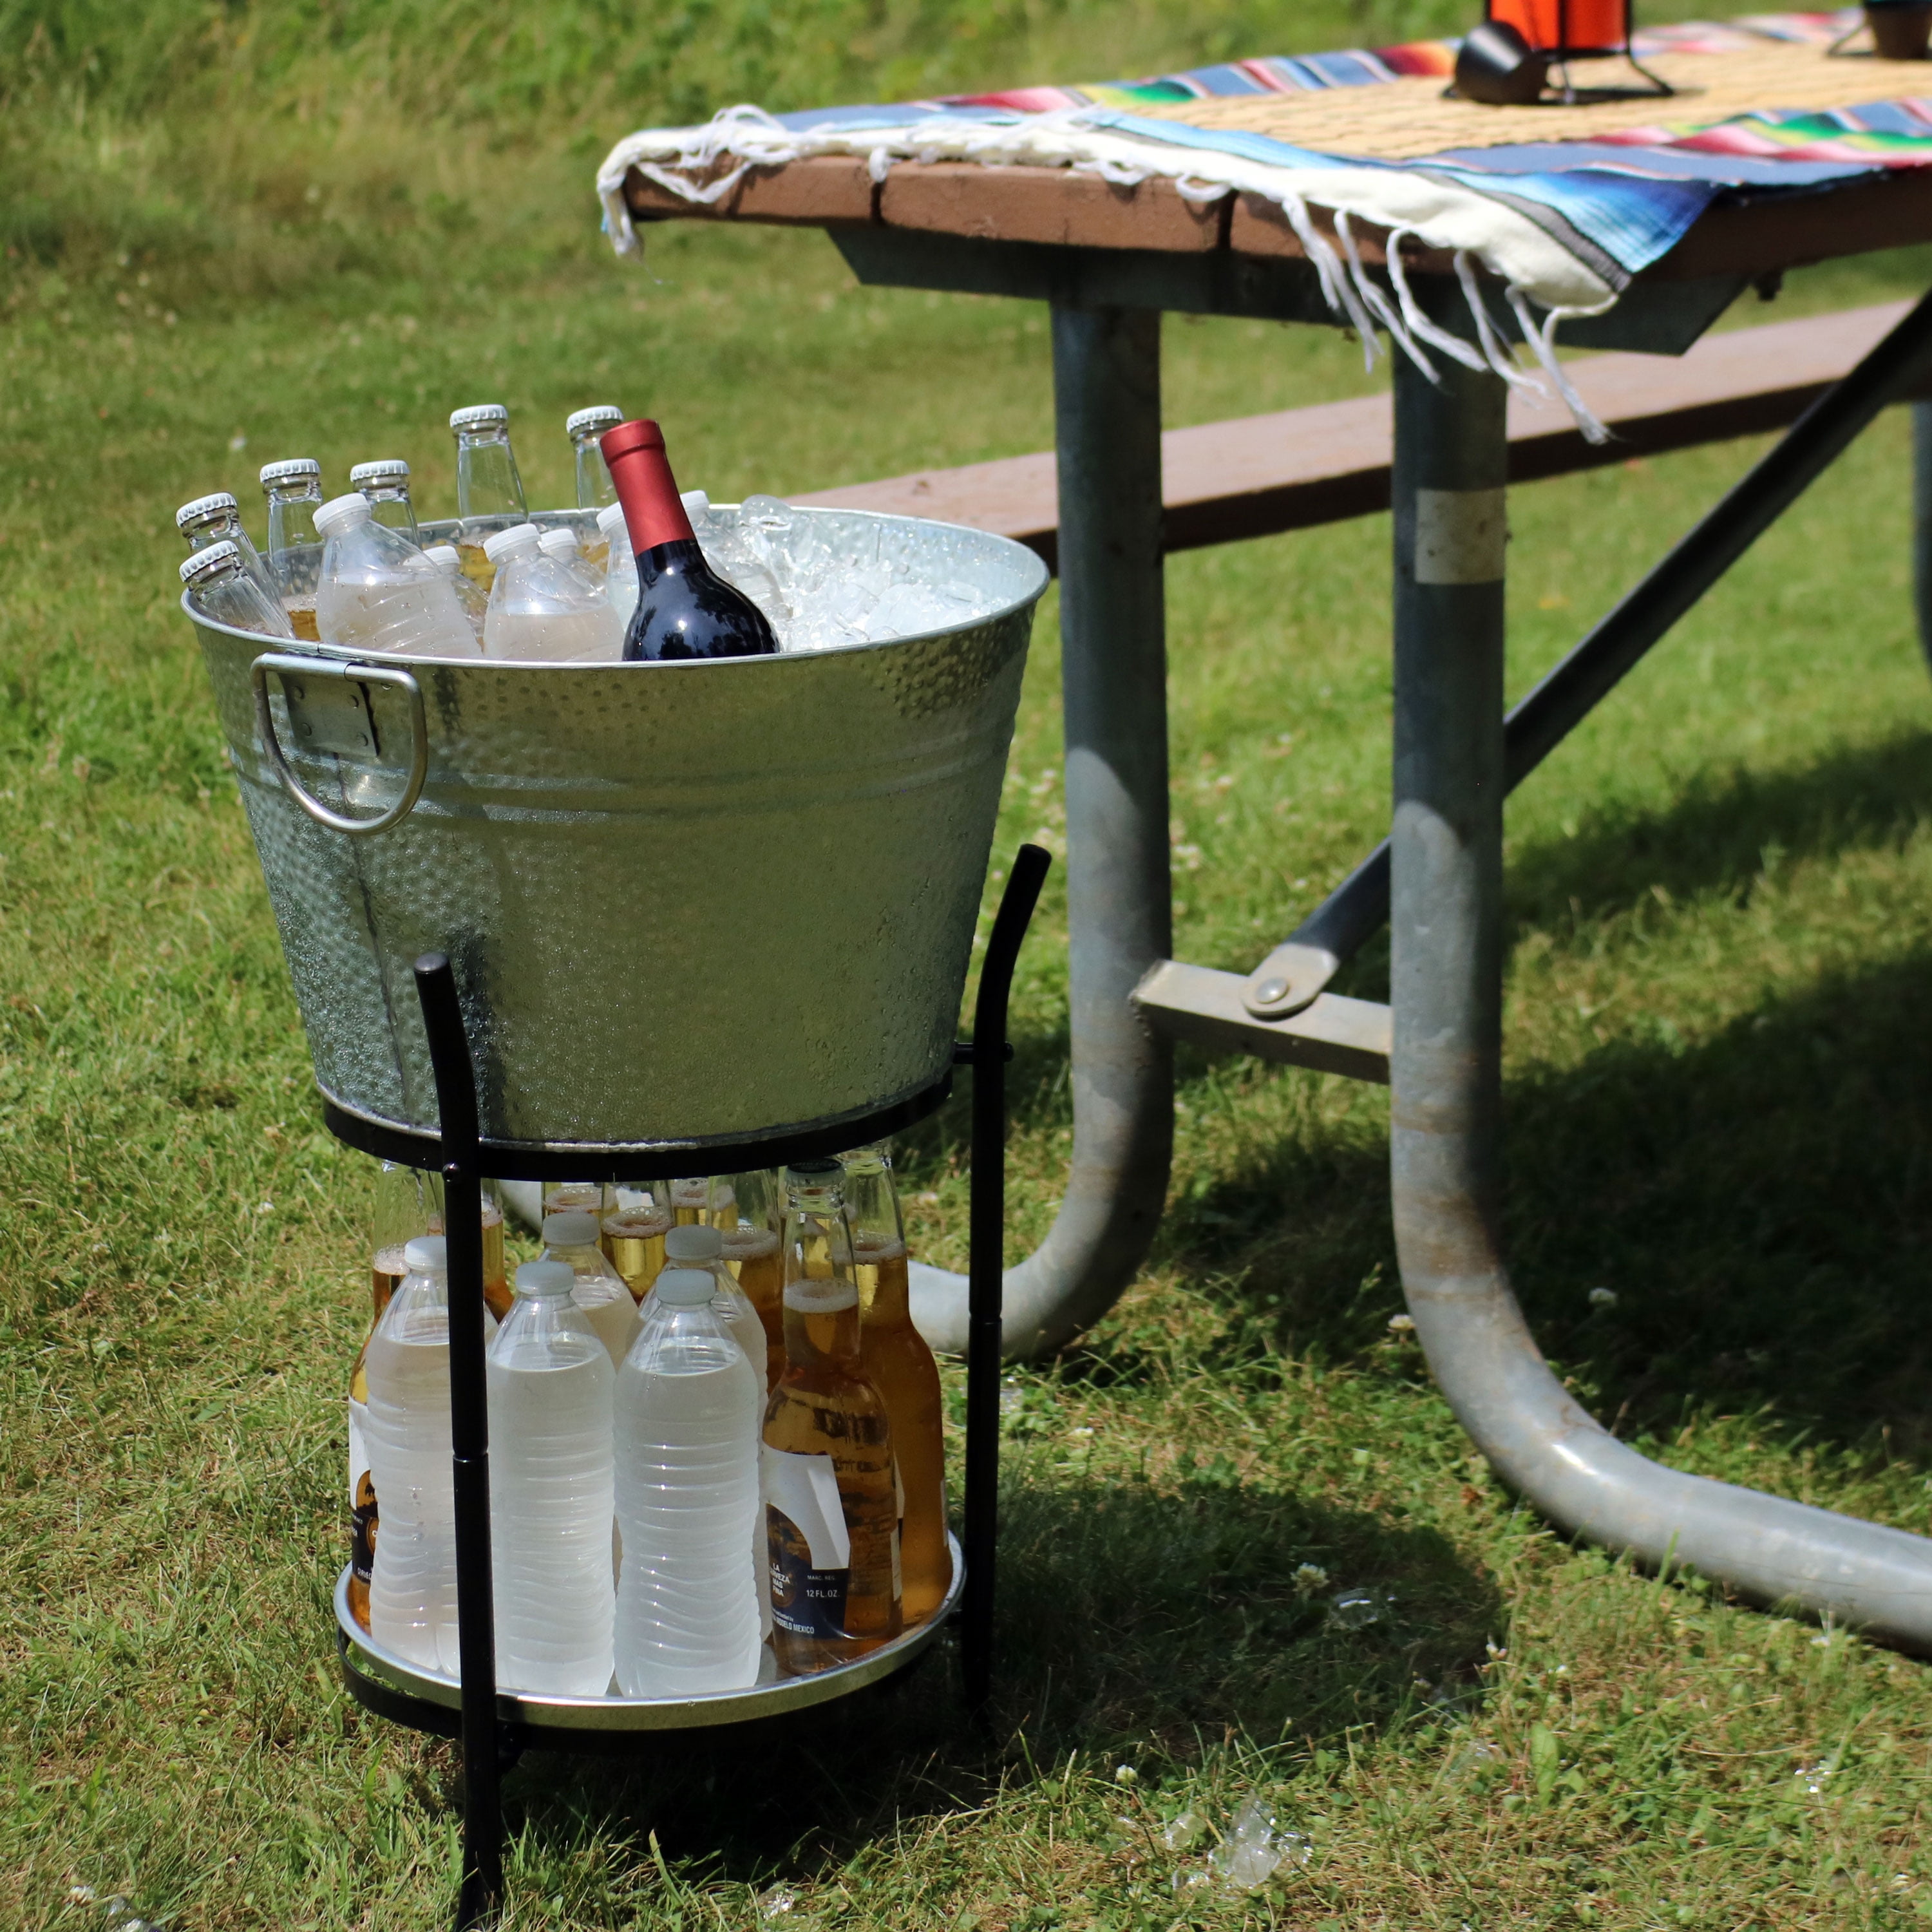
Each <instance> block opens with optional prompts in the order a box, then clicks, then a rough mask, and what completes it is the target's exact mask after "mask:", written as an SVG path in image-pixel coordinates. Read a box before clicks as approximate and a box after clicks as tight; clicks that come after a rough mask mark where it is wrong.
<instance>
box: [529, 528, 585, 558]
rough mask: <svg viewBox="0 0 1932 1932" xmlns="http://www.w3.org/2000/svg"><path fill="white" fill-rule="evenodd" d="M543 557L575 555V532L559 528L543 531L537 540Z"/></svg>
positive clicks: (568, 556)
mask: <svg viewBox="0 0 1932 1932" xmlns="http://www.w3.org/2000/svg"><path fill="white" fill-rule="evenodd" d="M537 542H538V544H539V545H540V546H541V548H542V550H543V553H544V556H556V557H563V558H565V559H568V558H570V557H573V556H575V555H576V554H577V532H575V531H574V530H571V529H562V528H559V529H553V530H545V531H544V533H543V535H541V536H540V537H539V538H538V539H537Z"/></svg>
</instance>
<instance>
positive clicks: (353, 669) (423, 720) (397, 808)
mask: <svg viewBox="0 0 1932 1932" xmlns="http://www.w3.org/2000/svg"><path fill="white" fill-rule="evenodd" d="M270 672H273V673H275V676H278V677H279V678H280V679H282V680H283V686H284V691H285V693H286V694H287V695H289V696H292V697H295V698H296V700H297V701H298V702H299V701H300V699H301V697H302V690H303V687H304V685H306V684H308V683H310V682H332V683H337V684H358V685H371V684H386V685H391V686H392V687H393V688H395V689H396V690H398V691H401V693H402V694H403V695H404V697H407V699H408V700H409V706H410V772H409V777H408V778H407V781H405V782H404V786H403V795H402V796H401V798H399V799H397V801H396V802H395V804H394V805H391V806H390V807H389V809H388V810H387V811H383V812H381V813H380V814H378V815H377V817H374V818H351V817H347V815H346V814H344V813H342V812H339V811H330V810H329V807H328V806H327V805H324V804H323V802H322V801H321V800H320V799H318V798H315V797H313V796H311V794H310V793H308V792H307V791H306V790H304V789H303V787H302V781H301V780H300V779H299V778H297V777H296V775H295V773H294V772H293V771H291V770H290V769H289V761H288V759H287V757H286V756H285V755H284V753H283V751H282V747H281V741H280V740H279V739H278V738H277V737H276V736H275V715H274V713H273V712H271V711H270V709H269V673H270ZM248 681H249V683H250V684H251V686H252V687H253V688H254V693H255V728H256V730H257V732H259V733H260V736H261V739H262V744H263V748H264V749H265V750H266V751H267V752H268V754H269V763H271V764H272V765H273V766H275V776H276V777H277V778H278V779H280V780H281V787H282V789H283V790H284V791H285V792H287V793H288V795H289V796H290V797H291V798H292V799H294V800H295V802H296V804H298V805H300V806H301V807H302V809H303V811H305V812H307V813H308V815H309V816H310V817H311V818H312V819H314V820H315V822H316V823H317V824H318V825H326V826H328V828H329V830H330V831H332V832H347V834H348V835H350V837H351V838H366V837H367V836H368V835H370V834H371V833H372V832H386V831H388V830H389V828H390V826H392V825H400V824H401V823H402V821H403V820H404V819H405V818H407V817H408V816H409V815H410V812H411V811H413V810H414V809H415V807H416V800H417V799H419V798H420V797H421V796H422V788H423V781H424V780H425V778H428V776H429V721H428V717H427V715H425V712H424V709H423V694H422V685H419V684H418V683H417V682H416V679H414V678H413V677H412V676H410V673H408V672H407V671H406V670H394V669H392V668H391V667H389V666H388V665H386V664H341V663H338V662H337V661H335V659H333V658H311V657H301V656H298V655H296V654H295V653H294V652H285V651H264V652H263V654H262V655H260V657H258V658H257V659H256V660H255V661H254V663H253V664H251V665H250V666H249V667H248ZM350 703H351V705H352V706H358V707H359V706H362V705H364V704H365V703H366V700H364V699H362V697H360V695H359V694H358V695H356V696H354V697H351V698H350ZM364 724H365V727H366V728H365V730H364V731H363V732H362V733H361V734H360V735H361V736H362V745H361V746H354V745H349V744H347V743H344V744H342V745H331V744H318V746H317V748H318V749H320V750H329V751H350V750H354V749H358V748H367V749H369V750H371V751H373V750H374V748H375V742H376V741H375V730H374V724H373V723H372V722H371V721H370V720H369V719H368V715H367V712H366V711H365V714H364Z"/></svg>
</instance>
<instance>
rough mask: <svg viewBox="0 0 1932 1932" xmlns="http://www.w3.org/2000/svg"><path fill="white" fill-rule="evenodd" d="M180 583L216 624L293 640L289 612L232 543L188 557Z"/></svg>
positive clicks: (195, 605) (203, 612)
mask: <svg viewBox="0 0 1932 1932" xmlns="http://www.w3.org/2000/svg"><path fill="white" fill-rule="evenodd" d="M181 586H182V588H183V589H185V590H186V591H187V592H188V595H189V599H190V601H191V602H192V603H193V605H194V607H196V609H197V610H199V611H201V612H202V614H203V615H204V616H208V617H211V618H212V619H214V621H215V622H216V623H217V624H229V625H233V627H234V628H236V630H238V631H257V632H258V633H260V635H262V636H263V637H287V638H289V639H291V640H293V637H294V636H295V632H294V631H293V629H292V628H290V623H289V619H288V613H287V611H286V610H284V609H283V608H282V607H281V604H279V603H278V602H277V601H275V598H272V597H271V596H269V594H268V593H267V592H266V591H265V590H264V589H263V588H262V586H260V584H259V583H257V582H256V581H255V580H254V578H253V577H251V576H250V575H249V574H248V571H246V570H245V569H244V568H242V553H241V552H240V551H239V550H237V549H236V547H235V546H234V545H233V544H232V543H229V542H227V541H225V540H224V541H222V542H220V543H217V544H209V545H208V547H207V549H205V550H196V551H195V552H194V553H193V555H192V556H189V557H187V558H185V559H184V560H183V562H182V564H181Z"/></svg>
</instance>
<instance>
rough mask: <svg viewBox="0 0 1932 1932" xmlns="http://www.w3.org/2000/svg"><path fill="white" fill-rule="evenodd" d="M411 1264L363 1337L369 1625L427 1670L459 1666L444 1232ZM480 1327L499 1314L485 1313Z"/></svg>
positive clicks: (408, 1254)
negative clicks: (375, 1509) (373, 1502)
mask: <svg viewBox="0 0 1932 1932" xmlns="http://www.w3.org/2000/svg"><path fill="white" fill-rule="evenodd" d="M403 1265H404V1268H407V1271H408V1272H407V1274H405V1275H404V1277H403V1279H402V1282H401V1285H400V1286H398V1289H397V1290H396V1292H395V1295H392V1297H391V1298H390V1301H389V1307H387V1308H386V1309H385V1310H383V1319H382V1320H381V1321H380V1322H377V1325H376V1332H375V1334H374V1335H372V1336H371V1337H370V1338H369V1353H368V1361H367V1362H366V1364H365V1370H366V1373H367V1374H368V1379H369V1412H368V1425H367V1426H368V1432H369V1437H368V1442H369V1474H370V1476H371V1480H372V1481H374V1484H375V1489H376V1493H377V1495H378V1496H380V1497H381V1498H382V1499H383V1527H382V1531H381V1533H380V1535H378V1536H377V1538H376V1561H375V1564H374V1567H373V1568H372V1571H371V1575H370V1578H369V1634H370V1635H371V1636H372V1637H374V1639H375V1640H376V1641H377V1643H380V1644H381V1645H383V1646H384V1647H385V1648H386V1649H389V1650H392V1651H394V1652H395V1653H396V1655H398V1656H399V1657H403V1658H407V1659H408V1660H409V1661H410V1663H412V1664H421V1665H422V1667H424V1668H425V1670H434V1671H438V1672H440V1673H443V1675H445V1676H451V1677H453V1676H456V1675H457V1671H458V1664H457V1654H456V1510H455V1495H454V1491H453V1489H452V1484H451V1480H450V1469H449V1454H450V1446H449V1260H448V1259H447V1254H446V1249H445V1247H444V1244H443V1238H442V1236H440V1235H424V1236H422V1237H421V1238H419V1239H417V1240H416V1241H411V1242H410V1244H409V1245H408V1246H407V1247H405V1248H404V1250H403ZM483 1323H484V1334H486V1335H494V1334H495V1333H496V1323H495V1322H493V1321H491V1320H490V1317H489V1316H488V1315H487V1313H486V1314H485V1315H484V1318H483Z"/></svg>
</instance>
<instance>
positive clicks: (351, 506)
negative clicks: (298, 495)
mask: <svg viewBox="0 0 1932 1932" xmlns="http://www.w3.org/2000/svg"><path fill="white" fill-rule="evenodd" d="M369 514H370V512H369V499H368V497H367V496H364V495H363V493H362V491H361V490H350V493H349V494H348V495H347V496H332V497H330V498H329V501H328V502H326V503H325V504H323V506H322V508H320V509H319V510H318V511H316V513H315V527H316V530H317V534H318V535H321V536H323V537H325V538H326V537H332V536H333V535H335V533H336V532H337V531H338V530H353V529H354V528H355V527H356V525H357V524H358V523H367V522H368V520H369Z"/></svg>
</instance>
